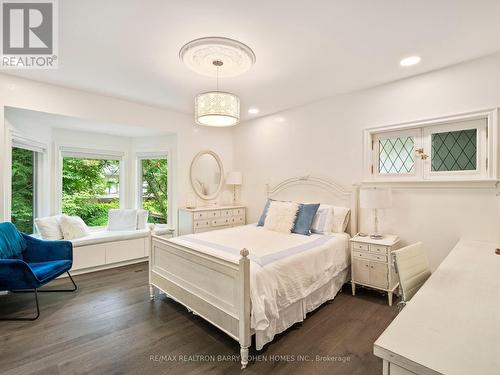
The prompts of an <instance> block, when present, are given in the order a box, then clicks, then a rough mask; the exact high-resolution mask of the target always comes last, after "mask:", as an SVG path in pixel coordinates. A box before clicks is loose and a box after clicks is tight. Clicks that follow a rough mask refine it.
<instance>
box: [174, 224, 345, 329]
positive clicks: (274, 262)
mask: <svg viewBox="0 0 500 375" xmlns="http://www.w3.org/2000/svg"><path fill="white" fill-rule="evenodd" d="M348 240H349V235H348V234H346V233H334V234H330V235H319V234H312V235H311V236H304V235H300V234H293V233H292V234H285V233H279V232H274V231H270V230H267V229H265V228H263V227H257V226H256V225H254V224H251V225H246V226H240V227H235V228H229V229H223V230H216V231H210V232H205V233H198V234H192V235H186V236H180V237H175V238H172V239H170V241H171V242H174V243H177V244H180V245H183V246H188V247H191V248H194V249H196V250H199V251H202V252H205V253H208V254H212V255H215V256H218V257H220V258H223V259H227V260H230V261H235V262H237V261H238V260H239V258H240V255H239V251H240V250H241V249H242V248H246V249H248V251H249V253H250V259H251V264H250V274H251V276H250V298H251V302H252V310H251V314H252V316H251V328H253V329H254V330H255V331H264V330H268V329H269V328H270V325H272V323H273V321H274V322H275V321H277V320H279V319H280V311H282V310H284V309H285V308H287V307H288V306H290V305H291V304H293V303H295V302H297V301H299V300H301V299H303V298H305V297H307V296H309V295H310V294H311V293H312V292H314V291H316V290H317V289H319V288H320V287H322V286H324V285H325V284H326V283H328V282H329V281H331V280H332V279H333V278H334V277H335V276H337V275H338V274H339V273H341V272H342V271H344V270H345V269H346V267H348V266H349V262H350V258H349V252H348Z"/></svg>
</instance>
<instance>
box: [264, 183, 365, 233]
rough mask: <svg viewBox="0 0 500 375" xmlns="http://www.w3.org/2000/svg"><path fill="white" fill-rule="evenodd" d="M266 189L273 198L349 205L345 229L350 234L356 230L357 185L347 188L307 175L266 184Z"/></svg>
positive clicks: (269, 196)
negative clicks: (347, 221)
mask: <svg viewBox="0 0 500 375" xmlns="http://www.w3.org/2000/svg"><path fill="white" fill-rule="evenodd" d="M266 191H267V197H268V198H273V199H279V200H290V201H296V202H311V203H313V202H314V203H325V204H331V205H334V206H342V207H349V208H350V209H351V215H350V220H349V225H348V226H347V229H346V231H347V233H349V234H350V235H351V236H354V235H356V233H357V232H358V194H359V187H358V186H357V185H353V187H352V189H350V190H347V189H345V188H344V187H343V186H342V185H339V184H337V183H336V182H333V181H331V180H329V179H326V178H323V177H317V176H309V175H308V176H300V177H293V178H289V179H286V180H284V181H282V182H280V183H279V184H277V185H274V186H271V185H270V184H266Z"/></svg>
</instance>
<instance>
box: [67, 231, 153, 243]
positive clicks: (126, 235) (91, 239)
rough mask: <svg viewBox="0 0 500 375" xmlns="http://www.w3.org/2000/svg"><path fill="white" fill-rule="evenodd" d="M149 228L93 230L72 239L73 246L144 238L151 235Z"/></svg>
mask: <svg viewBox="0 0 500 375" xmlns="http://www.w3.org/2000/svg"><path fill="white" fill-rule="evenodd" d="M149 234H150V231H149V229H138V230H129V231H108V230H105V229H99V230H91V232H90V234H88V235H87V236H85V237H81V238H77V239H75V240H71V242H72V243H73V247H78V246H86V245H95V244H100V243H105V242H114V241H124V240H131V239H134V238H143V237H147V236H149Z"/></svg>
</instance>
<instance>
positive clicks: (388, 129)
mask: <svg viewBox="0 0 500 375" xmlns="http://www.w3.org/2000/svg"><path fill="white" fill-rule="evenodd" d="M499 121H500V110H497V109H493V110H489V111H481V112H471V113H465V114H459V115H454V116H450V117H440V118H437V119H430V120H419V121H417V122H407V123H403V124H399V125H391V126H384V127H380V128H371V129H366V130H365V131H364V145H365V152H364V157H363V174H364V179H365V181H366V182H372V181H384V182H388V181H391V182H395V183H406V182H411V184H413V183H415V182H424V181H432V182H436V181H439V182H443V183H444V184H443V185H446V184H448V183H455V182H456V183H467V182H468V181H476V182H477V181H481V184H483V183H484V186H490V185H491V186H493V183H495V182H496V180H497V179H498V178H497V176H499V175H500V173H499V171H500V170H498V168H497V165H498V163H499V162H500V159H498V155H497V154H498V143H499V142H498V139H499V138H498V133H497V127H498V122H499ZM497 170H498V171H497ZM408 186H410V185H408Z"/></svg>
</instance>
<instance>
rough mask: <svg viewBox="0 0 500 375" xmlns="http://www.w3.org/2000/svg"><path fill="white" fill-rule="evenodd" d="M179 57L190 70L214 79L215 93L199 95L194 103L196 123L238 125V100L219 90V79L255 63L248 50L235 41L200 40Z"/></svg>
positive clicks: (185, 48)
mask: <svg viewBox="0 0 500 375" xmlns="http://www.w3.org/2000/svg"><path fill="white" fill-rule="evenodd" d="M179 58H180V59H181V61H182V62H184V64H186V66H187V67H188V68H190V69H191V70H193V71H195V72H196V73H198V74H202V75H204V76H209V77H216V79H217V85H216V87H217V88H216V90H214V91H209V92H204V93H201V94H198V95H197V96H196V98H195V101H194V104H195V105H194V106H195V121H196V123H197V124H199V125H206V126H217V127H225V126H233V125H236V124H238V123H239V122H240V98H238V96H236V95H234V94H231V93H229V92H224V91H220V90H219V77H225V78H227V77H236V76H238V75H240V74H243V73H245V72H246V71H248V70H249V69H250V68H251V67H252V65H253V64H254V63H255V54H254V53H253V51H252V50H251V49H250V47H248V46H246V45H245V44H243V43H241V42H238V41H237V40H233V39H228V38H219V37H209V38H200V39H196V40H193V41H191V42H189V43H187V44H185V45H184V46H183V47H182V48H181V50H180V51H179Z"/></svg>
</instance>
